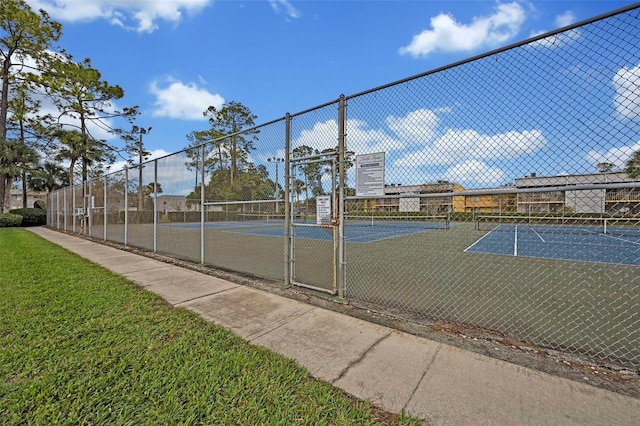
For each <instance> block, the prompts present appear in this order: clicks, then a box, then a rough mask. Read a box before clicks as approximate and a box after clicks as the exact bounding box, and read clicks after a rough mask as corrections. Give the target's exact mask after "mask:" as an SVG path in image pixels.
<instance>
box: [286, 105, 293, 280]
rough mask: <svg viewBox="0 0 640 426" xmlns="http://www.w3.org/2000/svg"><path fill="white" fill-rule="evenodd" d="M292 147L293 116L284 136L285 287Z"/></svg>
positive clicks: (288, 265)
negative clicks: (290, 149) (290, 152)
mask: <svg viewBox="0 0 640 426" xmlns="http://www.w3.org/2000/svg"><path fill="white" fill-rule="evenodd" d="M290 147H291V116H290V115H289V113H287V114H286V116H285V135H284V285H285V287H289V286H291V263H290V262H291V217H290V215H291V185H292V184H293V182H292V177H291V173H290V172H289V167H290V164H289V161H290V154H289V148H290Z"/></svg>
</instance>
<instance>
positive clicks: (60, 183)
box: [29, 161, 68, 192]
mask: <svg viewBox="0 0 640 426" xmlns="http://www.w3.org/2000/svg"><path fill="white" fill-rule="evenodd" d="M67 179H68V175H67V172H65V170H64V169H63V168H62V167H60V166H59V165H58V164H57V163H54V162H52V161H46V162H45V163H44V164H43V165H41V166H38V167H37V168H36V169H35V170H33V171H32V173H31V175H30V176H29V186H30V187H31V188H33V189H34V190H36V191H47V192H51V191H55V190H56V189H60V188H63V187H65V186H67V185H68V182H67Z"/></svg>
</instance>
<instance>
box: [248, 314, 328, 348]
mask: <svg viewBox="0 0 640 426" xmlns="http://www.w3.org/2000/svg"><path fill="white" fill-rule="evenodd" d="M316 309H318V308H317V307H315V306H310V307H309V309H307V310H306V311H303V312H300V313H299V314H296V315H291V316H289V317H287V319H286V320H284V321H282V322H280V324H277V325H276V326H274V327H273V328H270V329H268V330H264V331H262V332H257V333H254V334H251V335H249V336H247V337H246V339H247V340H248V341H249V342H253V341H254V340H256V339H259V338H261V337H262V336H264V335H266V334H269V333H271V332H272V331H276V330H277V329H279V328H281V327H283V326H285V325H287V324H289V323H290V322H292V321H295V320H297V319H298V318H300V317H301V316H303V315H306V314H308V313H309V312H313V311H315V310H316Z"/></svg>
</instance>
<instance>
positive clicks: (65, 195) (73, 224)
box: [64, 185, 76, 232]
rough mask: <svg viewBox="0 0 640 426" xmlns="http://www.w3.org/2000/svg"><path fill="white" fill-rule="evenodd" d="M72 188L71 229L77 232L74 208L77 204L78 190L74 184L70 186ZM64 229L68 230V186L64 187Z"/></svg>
mask: <svg viewBox="0 0 640 426" xmlns="http://www.w3.org/2000/svg"><path fill="white" fill-rule="evenodd" d="M69 189H71V203H72V204H73V206H72V208H71V221H72V222H73V223H72V224H71V230H72V231H73V232H76V218H75V217H74V216H73V209H74V208H75V206H76V191H75V188H74V187H73V185H71V186H70V187H69ZM64 230H65V231H67V230H68V229H67V188H65V189H64Z"/></svg>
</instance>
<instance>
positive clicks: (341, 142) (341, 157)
mask: <svg viewBox="0 0 640 426" xmlns="http://www.w3.org/2000/svg"><path fill="white" fill-rule="evenodd" d="M345 106H346V105H345V97H344V95H340V101H339V106H338V168H339V175H340V176H339V184H338V277H337V278H338V283H337V285H338V297H340V298H343V297H345V287H346V282H345V253H344V186H345V177H346V173H345V169H346V164H345Z"/></svg>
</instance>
